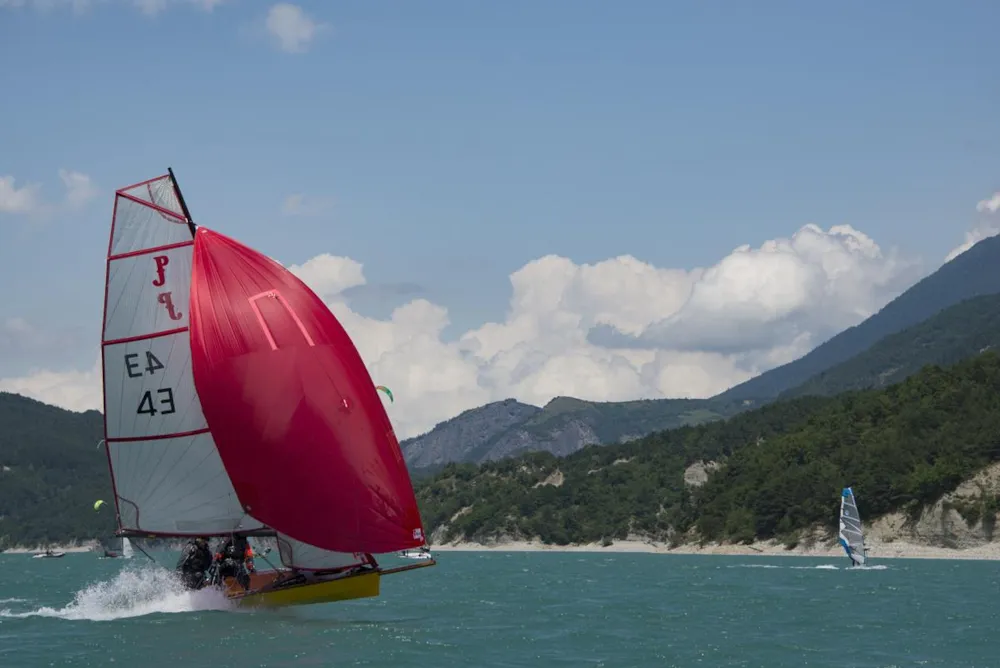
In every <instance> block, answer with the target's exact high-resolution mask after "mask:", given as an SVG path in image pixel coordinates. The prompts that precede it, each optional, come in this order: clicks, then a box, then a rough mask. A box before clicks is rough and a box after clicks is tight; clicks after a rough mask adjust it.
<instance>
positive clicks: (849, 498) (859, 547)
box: [840, 487, 867, 566]
mask: <svg viewBox="0 0 1000 668" xmlns="http://www.w3.org/2000/svg"><path fill="white" fill-rule="evenodd" d="M840 544H841V545H842V546H843V548H844V551H845V552H847V556H848V557H849V558H850V559H851V565H852V566H863V565H864V563H865V558H866V556H867V555H866V554H865V553H866V549H865V537H864V534H863V533H862V531H861V515H860V514H859V513H858V504H857V501H856V500H855V498H854V492H853V491H852V490H851V488H850V487H845V488H844V492H843V494H842V495H841V497H840Z"/></svg>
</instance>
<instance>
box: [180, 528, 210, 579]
mask: <svg viewBox="0 0 1000 668" xmlns="http://www.w3.org/2000/svg"><path fill="white" fill-rule="evenodd" d="M211 565H212V552H211V550H209V549H208V539H207V538H205V537H204V536H198V537H196V538H192V539H191V540H189V541H188V543H187V545H185V546H184V552H183V554H181V558H180V559H179V560H178V561H177V572H178V573H179V574H180V576H181V582H183V583H184V586H185V587H187V588H188V589H201V588H202V587H204V586H205V572H206V571H207V570H208V569H209V567H210V566H211Z"/></svg>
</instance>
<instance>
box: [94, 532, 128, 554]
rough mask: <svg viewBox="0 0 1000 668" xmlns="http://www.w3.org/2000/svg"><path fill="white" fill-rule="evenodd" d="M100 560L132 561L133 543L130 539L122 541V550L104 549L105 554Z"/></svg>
mask: <svg viewBox="0 0 1000 668" xmlns="http://www.w3.org/2000/svg"><path fill="white" fill-rule="evenodd" d="M99 558H100V559H131V558H132V542H131V541H130V540H129V539H128V538H124V537H123V538H122V539H121V550H109V549H108V548H106V547H105V548H104V554H103V555H102V556H101V557H99Z"/></svg>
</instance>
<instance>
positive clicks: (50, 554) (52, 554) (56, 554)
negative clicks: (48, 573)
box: [32, 550, 66, 559]
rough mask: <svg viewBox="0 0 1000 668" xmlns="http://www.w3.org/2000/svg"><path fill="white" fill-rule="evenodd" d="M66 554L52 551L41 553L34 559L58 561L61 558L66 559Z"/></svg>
mask: <svg viewBox="0 0 1000 668" xmlns="http://www.w3.org/2000/svg"><path fill="white" fill-rule="evenodd" d="M65 556H66V553H65V552H53V551H52V550H45V551H44V552H39V553H38V554H36V555H34V556H33V557H32V559H58V558H59V557H65Z"/></svg>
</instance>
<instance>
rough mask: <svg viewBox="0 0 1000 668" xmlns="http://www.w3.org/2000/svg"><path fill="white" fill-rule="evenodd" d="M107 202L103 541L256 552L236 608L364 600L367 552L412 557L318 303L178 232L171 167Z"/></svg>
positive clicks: (204, 237)
mask: <svg viewBox="0 0 1000 668" xmlns="http://www.w3.org/2000/svg"><path fill="white" fill-rule="evenodd" d="M167 172H168V173H167V174H164V175H162V176H158V177H156V178H154V179H150V180H147V181H143V182H141V183H137V184H134V185H130V186H127V187H125V188H121V189H120V190H118V191H116V193H115V202H114V212H113V215H112V222H111V238H110V241H109V244H108V253H107V272H106V278H105V300H104V325H103V332H102V346H101V351H102V364H103V370H104V380H103V392H104V430H105V434H104V436H105V442H104V447H105V451H106V453H107V458H108V465H109V467H110V469H111V484H112V491H113V494H114V500H115V516H116V522H117V530H116V535H118V536H122V537H124V538H130V537H152V538H186V537H193V536H206V537H210V538H211V537H216V538H223V537H231V536H233V535H235V534H240V535H243V536H247V537H254V538H259V539H265V540H267V541H268V542H271V541H273V542H274V543H275V544H276V546H277V550H276V551H277V553H278V555H277V556H278V559H276V561H279V563H278V564H270V562H268V564H269V565H270V566H271V568H268V569H266V570H257V571H256V572H254V573H253V574H252V575H251V577H250V583H249V587H248V588H247V589H244V588H243V586H241V585H240V584H238V583H237V582H235V580H234V579H233V578H227V579H226V581H225V583H224V585H223V589H224V591H225V593H226V595H227V596H229V597H230V598H231V599H233V600H234V601H236V602H237V603H238V604H239V605H241V606H258V605H264V606H283V605H295V604H311V603H324V602H329V601H341V600H350V599H357V598H363V597H372V596H378V595H379V593H380V582H381V577H382V576H383V575H388V574H392V573H401V572H404V571H409V570H412V569H415V568H424V567H427V566H433V565H434V564H435V562H434V560H424V561H420V562H417V563H413V564H409V565H405V566H399V567H395V568H382V567H381V566H380V565H379V564H378V562H377V561H376V558H375V555H378V554H390V553H392V554H395V553H398V552H400V551H402V550H408V549H413V548H419V547H421V546H424V545H425V544H426V540H425V537H424V530H423V525H422V522H421V518H420V513H419V510H418V509H417V504H416V498H415V495H414V492H413V486H412V482H411V480H410V475H409V472H408V471H407V469H406V465H405V463H404V462H403V456H402V453H401V451H400V448H399V442H398V440H397V438H396V435H395V433H394V431H393V428H392V424H391V422H390V421H389V417H388V415H387V414H386V412H385V408H384V406H383V404H382V401H381V399H380V398H379V396H378V394H377V392H376V389H375V388H376V386H375V384H374V383H373V382H372V379H371V377H370V376H369V373H368V370H367V368H366V367H365V365H364V362H363V361H362V359H361V356H360V354H359V353H358V351H357V349H356V348H355V346H354V344H353V342H352V341H351V339H350V337H349V336H348V335H347V333H346V331H345V330H344V328H343V327H342V326H341V324H340V323H339V322H338V320H337V319H336V317H335V316H334V315H333V313H331V312H330V310H329V309H328V308H327V306H326V305H325V304H324V303H323V301H322V300H321V299H320V298H319V297H318V296H316V294H315V293H313V291H312V290H310V289H309V288H308V287H307V286H306V285H305V283H303V282H302V281H301V280H299V279H298V278H297V277H296V276H294V275H293V274H292V273H291V272H289V271H288V270H286V269H285V268H284V267H283V266H282V265H281V264H279V263H278V262H276V261H275V260H272V259H271V258H269V257H267V256H265V255H263V254H262V253H259V252H258V251H256V250H253V249H251V248H249V247H247V246H245V245H243V244H241V243H240V242H238V241H236V240H235V239H232V238H230V237H227V236H225V235H223V234H221V233H219V232H216V231H214V230H211V229H208V228H206V227H204V226H202V225H196V224H195V222H194V221H193V219H192V217H191V214H190V212H189V211H188V207H187V204H186V203H185V201H184V197H183V195H182V193H181V189H180V187H179V185H178V183H177V179H176V178H175V176H174V173H173V170H171V169H169V168H168V170H167Z"/></svg>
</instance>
